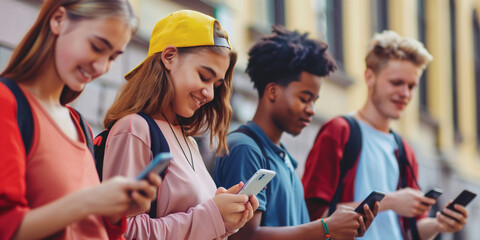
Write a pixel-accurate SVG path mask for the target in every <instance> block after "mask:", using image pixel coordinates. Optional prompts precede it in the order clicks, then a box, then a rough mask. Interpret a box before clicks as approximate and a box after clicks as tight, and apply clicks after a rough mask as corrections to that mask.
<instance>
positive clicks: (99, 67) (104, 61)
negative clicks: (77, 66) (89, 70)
mask: <svg viewBox="0 0 480 240" xmlns="http://www.w3.org/2000/svg"><path fill="white" fill-rule="evenodd" d="M92 66H93V71H94V74H93V75H95V76H101V75H103V74H105V73H106V72H108V70H109V69H110V66H111V62H110V59H109V58H108V57H102V58H99V59H97V60H96V61H94V62H93V64H92Z"/></svg>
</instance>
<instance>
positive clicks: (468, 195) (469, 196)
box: [442, 190, 477, 216]
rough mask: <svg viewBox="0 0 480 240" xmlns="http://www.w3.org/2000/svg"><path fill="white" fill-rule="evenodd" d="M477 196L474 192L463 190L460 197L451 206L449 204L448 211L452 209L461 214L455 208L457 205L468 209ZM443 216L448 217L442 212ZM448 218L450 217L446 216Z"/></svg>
mask: <svg viewBox="0 0 480 240" xmlns="http://www.w3.org/2000/svg"><path fill="white" fill-rule="evenodd" d="M476 196H477V194H475V193H473V192H470V191H468V190H463V191H462V192H461V193H460V194H459V195H458V196H457V198H455V200H453V202H451V203H450V204H448V206H447V208H448V209H451V210H453V211H455V212H459V211H457V210H456V209H455V208H454V207H453V206H454V205H455V204H460V205H462V206H464V207H466V206H467V205H468V204H469V203H470V202H471V201H472V200H473V199H474V198H475V197H476ZM442 214H443V215H446V214H444V213H443V211H442ZM446 216H448V215H446Z"/></svg>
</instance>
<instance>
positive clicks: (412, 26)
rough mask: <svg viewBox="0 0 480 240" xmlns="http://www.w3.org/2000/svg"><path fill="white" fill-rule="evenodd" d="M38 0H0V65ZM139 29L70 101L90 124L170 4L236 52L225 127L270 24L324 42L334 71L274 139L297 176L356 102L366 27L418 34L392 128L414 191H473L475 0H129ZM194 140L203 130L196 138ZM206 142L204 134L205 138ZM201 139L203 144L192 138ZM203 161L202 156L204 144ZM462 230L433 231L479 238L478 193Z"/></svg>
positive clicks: (478, 65) (252, 96)
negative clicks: (209, 20) (411, 156)
mask: <svg viewBox="0 0 480 240" xmlns="http://www.w3.org/2000/svg"><path fill="white" fill-rule="evenodd" d="M41 2H42V1H41V0H2V1H1V2H0V21H1V22H2V24H1V25H0V70H1V69H3V68H4V67H5V64H6V61H8V58H9V56H10V54H11V51H12V49H13V48H14V47H15V46H16V44H17V43H18V42H19V41H20V39H21V37H22V36H23V35H24V34H25V33H26V31H27V30H28V28H29V27H30V26H31V25H32V23H33V22H34V21H35V18H36V16H37V14H38V9H39V6H40V4H41ZM132 2H133V3H134V5H135V7H136V10H137V13H138V15H139V17H140V22H141V26H140V30H139V32H138V33H137V35H136V36H135V37H134V38H133V40H132V41H131V42H130V44H129V45H128V47H127V49H126V51H125V53H124V54H123V55H122V56H121V57H119V58H118V60H117V61H116V63H115V65H114V67H113V68H112V69H111V70H110V72H109V73H108V74H106V75H105V76H102V77H101V78H100V79H98V80H96V81H95V82H93V83H91V84H89V85H87V88H86V89H85V91H84V93H83V94H82V95H81V97H80V98H79V99H78V100H77V101H76V102H75V103H74V105H75V107H76V108H77V109H78V110H80V111H81V112H82V113H83V114H84V115H85V117H86V118H87V120H88V121H89V122H90V124H91V125H92V127H93V129H94V132H96V133H98V132H99V131H100V130H102V128H103V127H102V121H103V117H104V114H105V112H106V110H107V109H108V107H109V106H110V105H111V103H112V102H113V100H114V99H115V95H116V92H117V90H118V89H119V88H120V87H121V85H122V84H123V83H124V79H123V74H125V73H126V72H128V71H129V70H130V69H132V68H133V67H135V66H136V65H137V64H138V63H140V62H141V61H142V60H143V59H144V58H145V56H146V54H147V49H148V40H149V36H150V32H151V30H152V29H153V26H154V25H155V23H156V22H157V21H158V20H159V19H161V18H163V17H165V16H166V15H167V14H168V13H170V12H172V11H175V10H179V9H184V8H188V9H194V10H198V11H201V12H204V13H206V14H209V15H212V16H214V17H216V18H217V19H219V21H220V23H221V24H222V27H224V28H225V29H226V30H227V31H228V32H229V35H230V38H231V43H232V45H233V47H234V49H235V50H236V51H237V52H238V53H239V61H238V63H237V67H236V73H235V74H236V75H235V78H234V79H235V80H234V87H235V94H234V96H233V99H232V106H233V109H234V121H233V122H232V125H231V129H235V128H236V126H238V124H241V123H244V122H246V121H247V120H249V119H251V117H252V116H253V113H254V112H255V106H256V103H257V94H256V91H254V90H253V86H252V84H251V83H250V81H249V79H248V76H246V75H245V73H244V71H245V67H246V62H247V56H248V55H247V53H248V49H249V47H250V46H251V45H252V44H253V42H254V41H255V40H257V39H258V38H260V37H261V36H262V35H264V34H268V33H269V32H270V26H271V25H272V24H281V25H285V26H286V27H287V28H289V29H297V30H300V31H306V32H310V34H311V35H310V36H312V37H316V38H320V39H323V40H326V41H327V42H328V43H329V46H330V47H329V49H330V51H331V53H332V54H333V55H334V56H335V58H336V60H337V63H338V65H339V66H340V69H339V71H337V72H336V73H335V74H333V75H332V76H331V77H329V78H327V79H325V81H324V82H323V85H322V89H321V92H320V100H319V101H318V103H317V106H316V117H315V120H314V121H313V123H312V124H311V125H310V126H309V127H307V128H306V129H305V130H304V131H303V132H302V133H301V134H300V135H299V136H297V137H292V136H289V135H284V136H283V139H282V140H283V142H284V143H285V145H286V147H287V148H288V149H289V150H290V151H291V153H292V155H293V156H294V158H295V159H296V160H297V161H298V162H299V163H300V164H299V167H298V169H297V173H298V174H299V176H301V175H302V173H303V168H304V162H305V158H306V155H307V154H308V152H309V150H310V147H311V146H312V144H313V141H314V138H315V136H316V134H317V132H318V129H319V127H320V126H321V124H322V123H323V122H324V121H325V120H327V119H329V118H331V117H334V116H338V115H340V114H345V113H348V112H350V111H354V110H356V109H358V108H360V107H361V106H362V104H363V102H364V100H365V97H366V86H365V84H364V80H363V73H364V70H365V66H364V56H365V52H366V46H367V43H368V41H369V39H370V38H371V37H372V36H373V34H374V33H375V32H380V31H382V30H385V29H391V30H394V31H396V32H398V33H399V34H401V35H403V36H408V37H412V38H416V39H418V40H420V41H422V42H423V43H424V44H425V45H426V47H427V49H428V50H429V51H430V52H431V53H432V55H433V56H434V61H433V62H432V63H431V64H430V66H429V67H428V68H427V70H426V72H425V73H424V75H423V76H422V80H421V81H420V85H419V87H418V88H417V92H416V95H415V98H414V99H413V100H412V102H411V103H410V105H409V106H408V108H407V109H406V111H405V114H404V116H403V117H402V119H401V120H399V121H398V122H396V123H395V124H394V129H395V130H397V131H398V132H400V133H401V134H402V135H403V136H404V138H405V139H407V141H409V142H410V143H411V144H412V146H413V147H414V148H415V150H416V152H417V157H418V161H419V165H420V178H419V180H420V185H421V186H422V187H423V190H424V191H427V190H428V189H430V188H432V187H439V188H442V189H443V190H444V194H443V195H442V196H441V197H440V199H439V207H442V206H443V205H444V204H446V202H447V201H448V200H451V199H453V198H454V197H455V196H456V195H457V194H458V193H460V192H461V191H462V190H463V189H470V190H472V191H474V192H476V193H480V153H479V145H480V26H479V25H480V24H479V22H480V17H479V15H480V0H241V1H238V0H223V1H222V0H176V1H174V0H132ZM199 141H200V142H203V138H199ZM206 142H208V141H206ZM202 145H203V146H206V145H205V144H202ZM204 152H205V160H206V163H207V166H211V164H212V155H211V151H209V149H208V146H206V147H205V148H204ZM468 209H469V210H470V217H469V219H468V223H467V225H466V227H465V228H464V230H463V231H461V232H459V233H457V234H443V235H442V236H441V239H459V240H461V239H477V238H478V236H480V228H478V226H480V199H476V200H475V201H473V203H472V204H471V205H469V207H468Z"/></svg>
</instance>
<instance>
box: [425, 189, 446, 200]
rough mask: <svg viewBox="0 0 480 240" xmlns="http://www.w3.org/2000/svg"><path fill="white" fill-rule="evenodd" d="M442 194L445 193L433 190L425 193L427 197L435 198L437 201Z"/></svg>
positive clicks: (440, 190)
mask: <svg viewBox="0 0 480 240" xmlns="http://www.w3.org/2000/svg"><path fill="white" fill-rule="evenodd" d="M442 193H443V191H442V189H440V188H432V189H431V190H430V191H428V192H427V193H425V197H428V198H433V199H435V200H436V199H437V198H438V197H440V195H442Z"/></svg>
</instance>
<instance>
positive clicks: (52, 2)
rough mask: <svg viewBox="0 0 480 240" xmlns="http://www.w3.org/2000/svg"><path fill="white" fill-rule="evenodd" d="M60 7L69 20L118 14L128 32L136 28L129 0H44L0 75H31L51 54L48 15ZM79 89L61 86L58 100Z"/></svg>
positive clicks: (73, 95) (70, 97)
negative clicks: (126, 26) (65, 12)
mask: <svg viewBox="0 0 480 240" xmlns="http://www.w3.org/2000/svg"><path fill="white" fill-rule="evenodd" d="M60 7H64V8H65V10H66V11H67V16H68V18H69V19H71V20H73V21H80V20H83V19H95V18H108V17H116V18H122V19H124V20H125V22H126V23H127V24H128V25H129V26H130V28H131V30H132V33H134V32H135V31H136V30H137V27H138V19H137V17H136V15H135V12H134V10H133V7H132V5H131V3H130V1H129V0H46V1H45V2H44V3H43V5H42V8H41V9H40V13H39V15H38V18H37V20H36V21H35V23H34V24H33V26H32V27H31V28H30V30H29V31H28V33H27V34H26V35H25V37H24V38H23V40H22V41H21V42H20V44H19V45H18V46H17V48H16V49H15V50H14V52H13V54H12V57H11V59H10V62H9V63H8V65H7V67H6V68H5V70H4V71H3V72H2V74H0V76H5V77H8V78H11V79H13V80H14V81H16V82H23V81H26V80H28V79H32V78H33V77H34V76H35V75H37V74H38V73H39V72H40V71H41V70H42V69H43V68H44V67H45V64H48V63H51V61H52V59H53V58H54V56H53V53H54V46H55V42H56V39H57V38H56V36H55V35H54V34H53V33H52V31H51V30H50V19H51V18H52V16H53V14H54V13H55V12H56V11H57V10H58V8H60ZM80 93H81V92H75V91H72V90H71V89H70V88H69V87H67V86H65V87H64V88H63V90H62V95H61V97H60V103H61V104H67V103H69V102H71V101H73V100H74V99H75V98H76V97H77V96H78V95H79V94H80Z"/></svg>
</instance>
